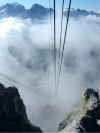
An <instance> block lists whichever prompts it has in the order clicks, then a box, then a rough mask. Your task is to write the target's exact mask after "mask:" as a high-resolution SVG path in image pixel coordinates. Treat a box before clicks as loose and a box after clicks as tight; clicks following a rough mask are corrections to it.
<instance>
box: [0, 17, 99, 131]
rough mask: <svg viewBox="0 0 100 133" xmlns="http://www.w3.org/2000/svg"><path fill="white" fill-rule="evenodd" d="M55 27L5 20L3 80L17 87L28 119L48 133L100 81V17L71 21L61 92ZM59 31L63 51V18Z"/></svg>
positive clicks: (0, 25)
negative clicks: (56, 84)
mask: <svg viewBox="0 0 100 133" xmlns="http://www.w3.org/2000/svg"><path fill="white" fill-rule="evenodd" d="M65 20H66V18H64V24H63V31H64V28H65ZM51 23H52V25H51V24H50V20H46V21H44V22H42V23H39V22H37V23H36V22H35V23H33V22H31V20H22V19H18V18H5V19H2V20H0V73H1V74H0V81H1V82H2V83H5V84H6V85H7V86H8V85H15V86H17V87H18V89H19V92H20V94H21V96H22V99H23V101H24V103H25V105H26V109H27V114H28V117H29V119H30V120H31V122H32V123H33V124H35V125H38V126H40V127H41V128H42V129H43V130H44V131H55V130H56V128H57V126H58V124H59V122H60V121H61V120H62V119H63V117H64V114H65V113H66V112H69V111H71V110H72V108H74V107H76V106H77V105H79V103H80V96H81V91H82V88H85V87H92V88H99V80H100V72H99V68H100V52H99V51H100V45H99V41H100V18H96V16H87V17H81V18H79V19H77V20H75V19H73V18H70V21H69V28H68V34H67V39H66V47H65V51H64V61H63V66H62V76H61V78H60V84H59V87H58V88H55V87H54V61H53V50H52V47H53V46H52V39H53V22H52V21H51ZM56 29H57V36H56V39H57V49H58V47H59V36H60V35H59V33H60V17H59V16H58V17H57V27H56ZM63 34H64V33H63ZM51 38H52V39H51ZM5 75H6V78H5ZM11 79H12V80H11ZM15 81H16V82H15ZM18 83H19V84H18Z"/></svg>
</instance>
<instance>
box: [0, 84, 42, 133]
mask: <svg viewBox="0 0 100 133" xmlns="http://www.w3.org/2000/svg"><path fill="white" fill-rule="evenodd" d="M0 132H42V131H41V129H40V128H39V127H36V126H34V125H32V124H31V123H30V121H29V120H28V117H27V114H26V109H25V105H24V103H23V101H22V99H21V97H20V94H19V92H18V89H17V88H16V87H8V88H6V87H5V86H4V85H3V84H0Z"/></svg>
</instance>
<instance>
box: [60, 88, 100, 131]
mask: <svg viewBox="0 0 100 133" xmlns="http://www.w3.org/2000/svg"><path fill="white" fill-rule="evenodd" d="M99 120H100V98H99V93H98V92H97V91H95V90H94V89H91V88H88V89H84V91H83V94H82V100H81V105H80V108H76V109H74V110H73V111H72V112H71V113H69V114H67V115H66V116H65V119H64V120H63V121H62V122H61V123H60V124H59V127H58V131H59V132H100V121H99Z"/></svg>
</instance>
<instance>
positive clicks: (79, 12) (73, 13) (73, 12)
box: [64, 8, 100, 18]
mask: <svg viewBox="0 0 100 133" xmlns="http://www.w3.org/2000/svg"><path fill="white" fill-rule="evenodd" d="M67 13H68V10H66V11H65V12H64V15H65V16H67ZM89 15H91V16H96V17H100V13H97V12H95V11H87V10H83V9H74V8H72V9H71V12H70V16H71V17H73V18H80V17H85V16H89Z"/></svg>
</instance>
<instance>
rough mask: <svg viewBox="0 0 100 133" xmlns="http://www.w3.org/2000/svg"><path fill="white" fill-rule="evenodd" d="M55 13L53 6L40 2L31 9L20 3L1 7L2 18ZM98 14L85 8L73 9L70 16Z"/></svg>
mask: <svg viewBox="0 0 100 133" xmlns="http://www.w3.org/2000/svg"><path fill="white" fill-rule="evenodd" d="M50 12H51V14H52V13H53V9H52V8H45V7H44V6H42V5H40V4H33V5H32V7H31V8H30V9H26V8H25V7H24V6H23V5H21V4H18V3H8V4H5V5H3V6H1V7H0V18H5V17H20V18H24V19H27V18H30V19H32V20H34V19H45V18H46V17H48V16H49V14H50ZM67 13H68V9H67V10H65V11H64V15H65V16H67ZM88 15H91V16H94V15H95V16H96V17H100V13H97V12H95V11H88V10H83V9H74V8H72V9H71V12H70V16H71V17H73V18H80V17H82V16H88Z"/></svg>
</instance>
